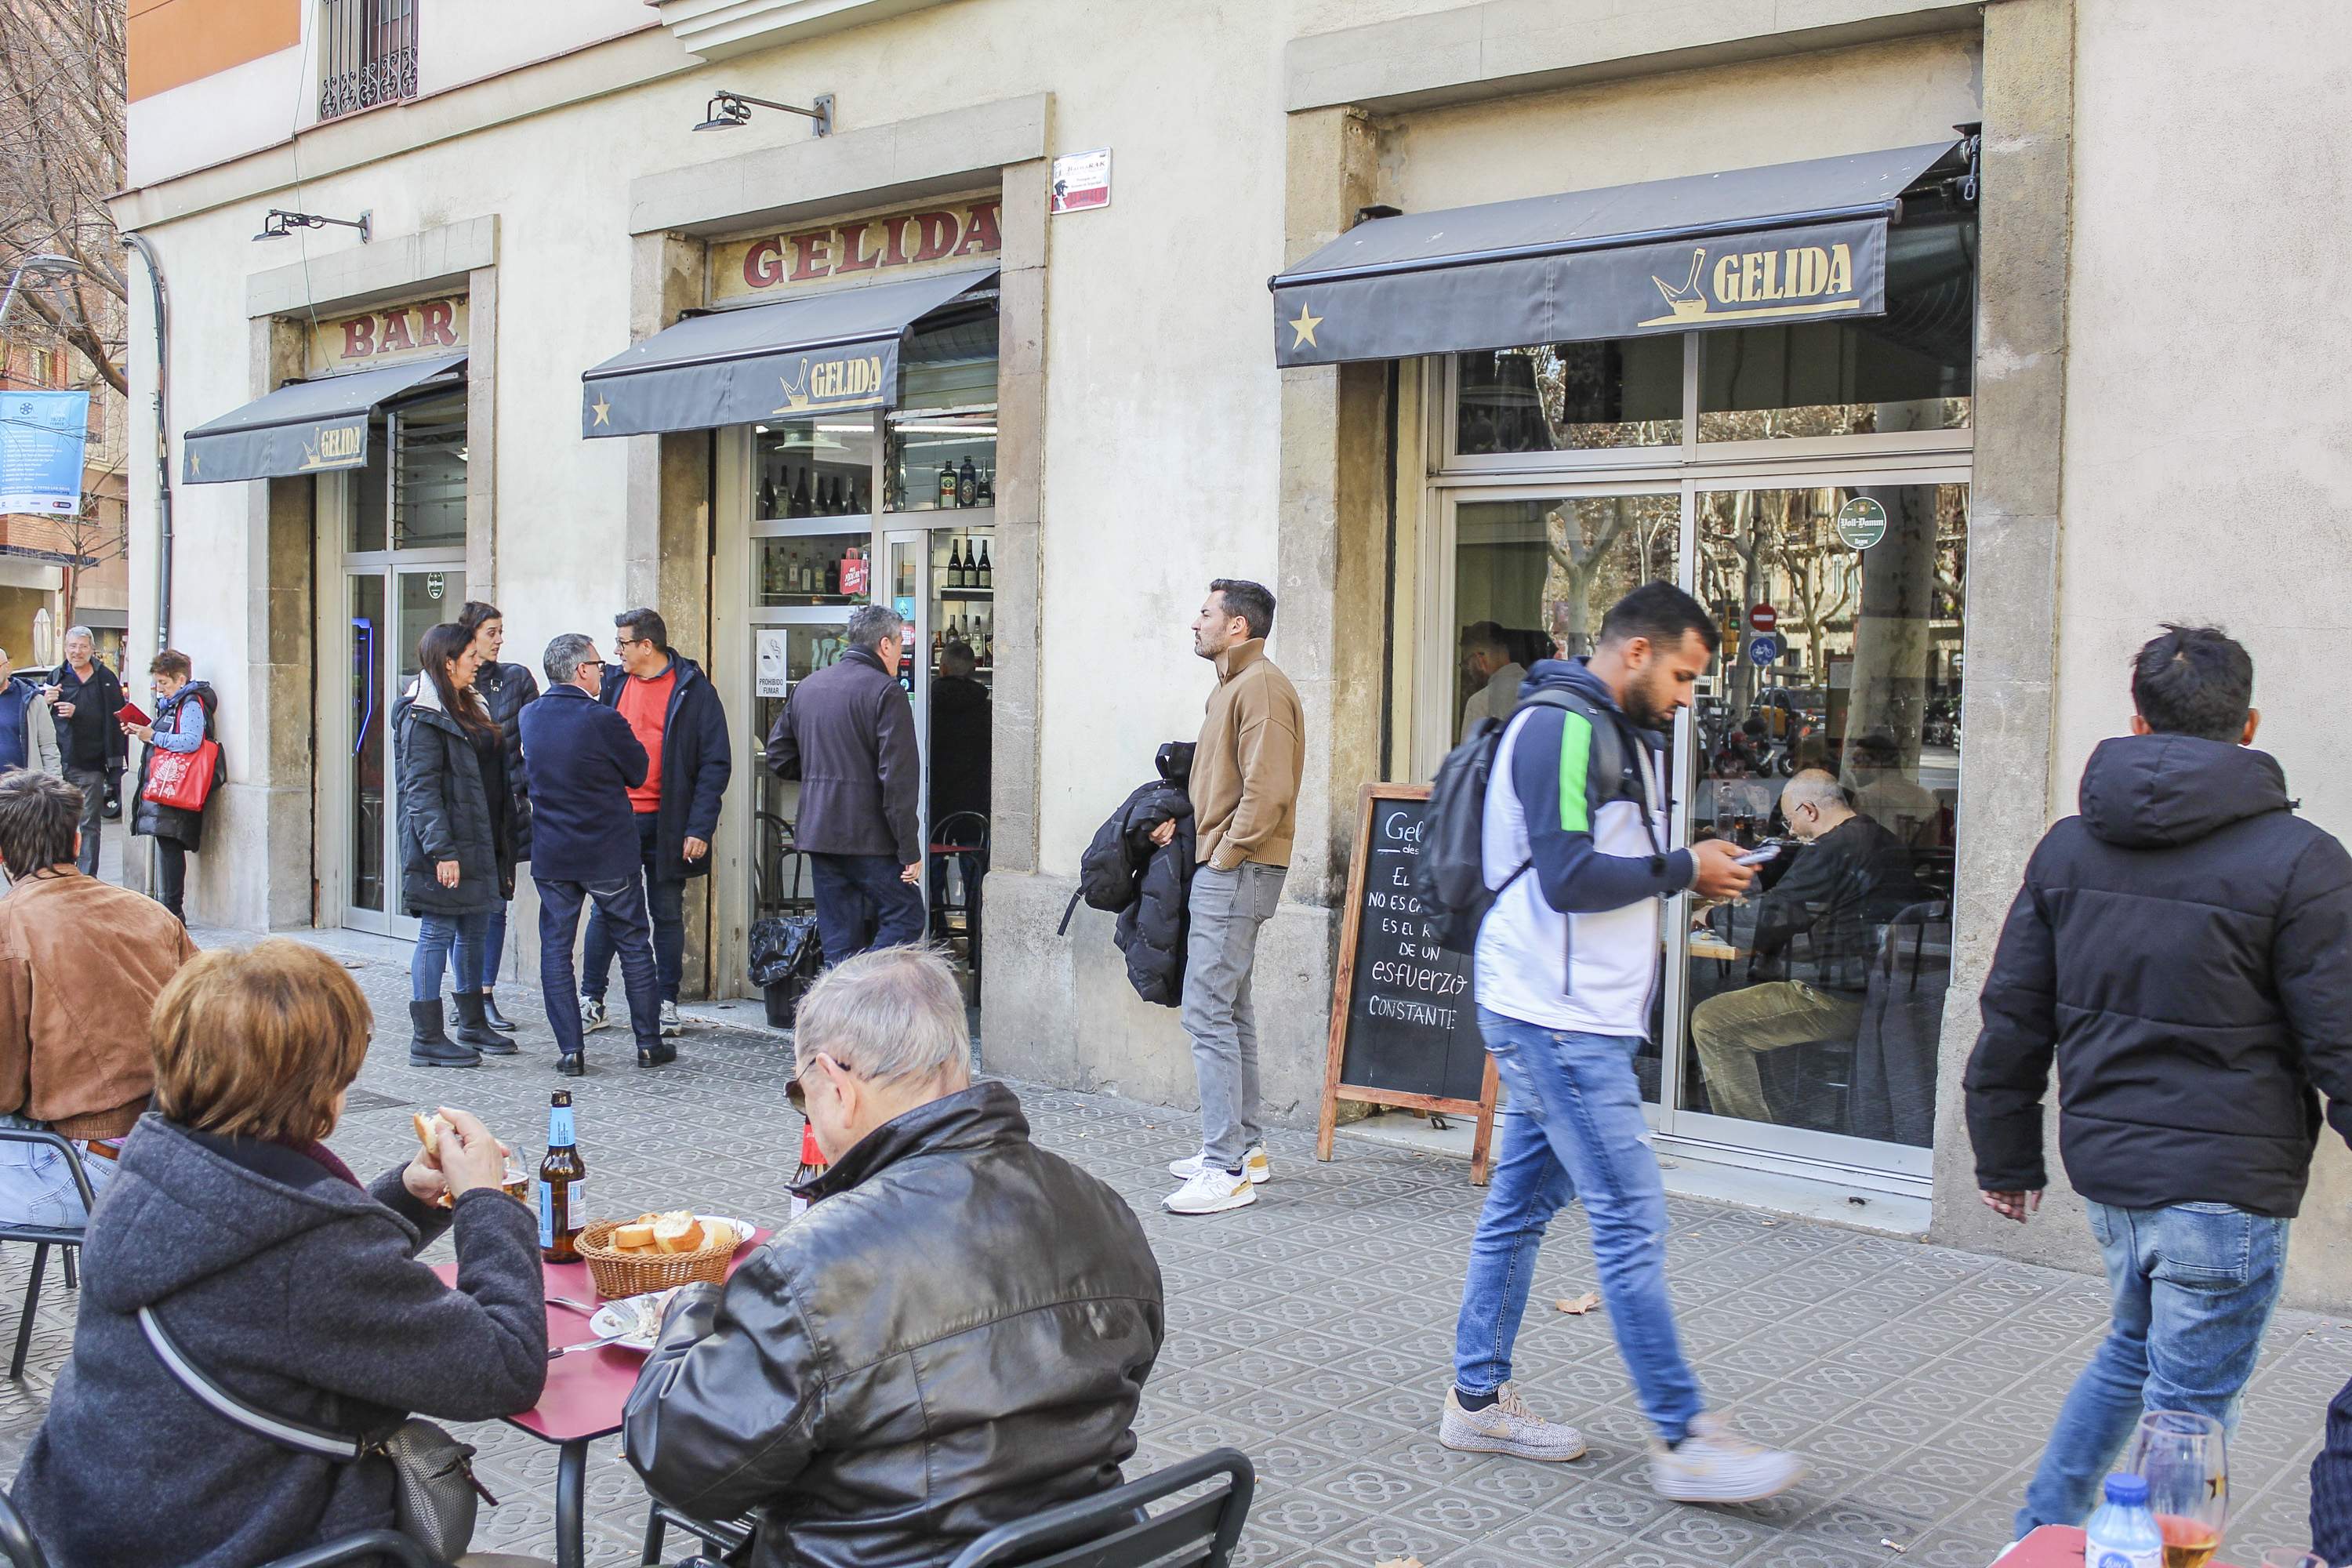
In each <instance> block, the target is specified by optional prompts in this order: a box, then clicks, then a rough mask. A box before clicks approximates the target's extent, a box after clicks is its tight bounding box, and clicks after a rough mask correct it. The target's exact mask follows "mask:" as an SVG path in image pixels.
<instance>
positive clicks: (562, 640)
mask: <svg viewBox="0 0 2352 1568" xmlns="http://www.w3.org/2000/svg"><path fill="white" fill-rule="evenodd" d="M595 661H596V645H595V643H594V642H593V640H591V639H590V638H588V637H583V636H581V635H580V634H579V633H578V632H565V633H563V634H562V635H561V636H559V637H555V638H554V639H553V640H551V641H550V642H549V643H548V645H547V651H546V652H545V653H543V654H541V655H540V658H539V667H540V668H541V669H544V670H545V671H547V679H550V680H551V681H553V682H555V684H556V685H558V686H569V685H571V684H572V681H574V680H576V679H579V676H580V667H581V666H582V665H583V664H593V663H594V662H595Z"/></svg>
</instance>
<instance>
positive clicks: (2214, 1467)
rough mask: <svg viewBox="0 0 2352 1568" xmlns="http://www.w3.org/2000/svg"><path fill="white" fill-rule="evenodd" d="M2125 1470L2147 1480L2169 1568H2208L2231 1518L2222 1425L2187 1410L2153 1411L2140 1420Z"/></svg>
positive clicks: (2225, 1448)
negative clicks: (2208, 1563) (2209, 1560)
mask: <svg viewBox="0 0 2352 1568" xmlns="http://www.w3.org/2000/svg"><path fill="white" fill-rule="evenodd" d="M2123 1468H2125V1469H2126V1470H2128V1471H2130V1472H2131V1473H2133V1474H2134V1475H2138V1476H2145V1477H2147V1506H2148V1507H2149V1508H2150V1509H2152V1510H2155V1513H2156V1522H2157V1526H2158V1529H2160V1530H2162V1531H2164V1568H2204V1565H2205V1561H2206V1559H2208V1558H2210V1557H2211V1556H2212V1555H2213V1553H2214V1552H2216V1551H2218V1550H2220V1548H2221V1526H2222V1525H2223V1524H2224V1523H2225V1522H2227V1521H2228V1519H2229V1516H2230V1461H2229V1457H2228V1453H2227V1444H2226V1442H2225V1440H2224V1439H2223V1437H2222V1435H2221V1423H2220V1422H2219V1421H2216V1420H2214V1419H2213V1418H2212V1417H2211V1416H2210V1415H2191V1414H2190V1413H2189V1412H2188V1411H2186V1410H2151V1411H2149V1412H2148V1413H2147V1415H2143V1416H2141V1417H2140V1418H2139V1429H2138V1431H2137V1432H2136V1433H2134V1434H2133V1435H2132V1440H2131V1446H2130V1447H2128V1448H2126V1450H2125V1452H2124V1467H2123Z"/></svg>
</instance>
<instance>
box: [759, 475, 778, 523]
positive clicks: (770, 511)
mask: <svg viewBox="0 0 2352 1568" xmlns="http://www.w3.org/2000/svg"><path fill="white" fill-rule="evenodd" d="M775 515H776V475H775V471H774V470H773V469H770V470H769V472H768V476H767V478H765V479H761V481H760V516H761V519H762V520H763V521H764V520H765V519H768V518H772V517H773V516H775Z"/></svg>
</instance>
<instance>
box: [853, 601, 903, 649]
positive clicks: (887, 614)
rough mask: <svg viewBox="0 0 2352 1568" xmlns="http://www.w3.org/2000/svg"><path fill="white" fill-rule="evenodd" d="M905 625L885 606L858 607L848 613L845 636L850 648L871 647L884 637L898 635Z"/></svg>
mask: <svg viewBox="0 0 2352 1568" xmlns="http://www.w3.org/2000/svg"><path fill="white" fill-rule="evenodd" d="M906 624H907V623H906V622H904V621H902V620H900V619H899V618H898V611H896V610H894V609H892V608H891V607H890V606H889V605H859V606H858V607H857V608H856V609H854V610H852V611H850V612H849V626H848V628H847V635H848V638H849V646H850V647H875V646H876V645H877V644H878V643H880V642H881V640H882V639H883V638H884V637H897V636H898V628H899V627H900V626H905V625H906Z"/></svg>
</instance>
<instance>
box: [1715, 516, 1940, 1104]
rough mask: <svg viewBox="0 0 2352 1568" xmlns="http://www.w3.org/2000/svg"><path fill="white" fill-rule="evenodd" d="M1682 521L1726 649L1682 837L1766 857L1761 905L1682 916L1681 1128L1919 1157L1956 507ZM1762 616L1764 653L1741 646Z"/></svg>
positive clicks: (1932, 978)
mask: <svg viewBox="0 0 2352 1568" xmlns="http://www.w3.org/2000/svg"><path fill="white" fill-rule="evenodd" d="M1882 514H1883V527H1882V526H1881V517H1882ZM1842 520H1843V525H1842ZM1696 521H1697V525H1698V527H1697V532H1698V593H1699V596H1700V598H1701V599H1702V600H1703V601H1705V602H1706V603H1707V604H1708V605H1710V606H1711V607H1712V608H1713V609H1714V610H1715V611H1716V613H1717V616H1719V617H1720V618H1721V620H1722V621H1723V623H1724V625H1725V626H1726V627H1727V628H1728V629H1729V632H1730V635H1729V636H1728V637H1727V641H1726V645H1725V648H1724V654H1723V657H1721V658H1719V659H1718V660H1717V665H1716V667H1715V668H1714V670H1713V671H1712V675H1713V682H1712V686H1713V689H1712V690H1711V691H1710V692H1708V693H1707V694H1706V695H1704V696H1702V698H1701V699H1700V700H1699V703H1698V706H1697V710H1696V714H1695V719H1696V725H1695V731H1694V733H1695V736H1696V742H1697V749H1698V750H1697V756H1698V771H1699V782H1698V784H1697V786H1696V791H1695V793H1694V796H1693V799H1692V803H1691V832H1692V836H1693V837H1695V838H1706V837H1723V838H1729V839H1732V840H1734V841H1735V842H1738V843H1739V844H1742V845H1744V846H1750V847H1753V846H1757V845H1759V844H1764V843H1773V844H1777V845H1779V847H1780V852H1779V854H1778V856H1777V858H1774V859H1772V860H1770V861H1769V862H1767V863H1766V865H1765V867H1764V868H1763V869H1762V873H1761V876H1760V879H1759V888H1760V891H1759V892H1758V893H1754V894H1751V895H1750V896H1749V898H1748V900H1745V901H1743V902H1741V903H1738V904H1731V905H1723V906H1717V907H1716V908H1714V909H1711V910H1696V911H1695V915H1696V921H1695V928H1694V931H1693V932H1692V936H1691V942H1690V949H1689V953H1690V967H1689V984H1688V986H1687V987H1686V989H1685V997H1686V1001H1687V1003H1688V1004H1689V1006H1690V1015H1689V1022H1690V1027H1689V1031H1688V1038H1689V1042H1690V1043H1689V1046H1688V1047H1687V1058H1686V1061H1685V1068H1684V1073H1683V1086H1684V1087H1683V1105H1684V1109H1685V1110H1697V1111H1711V1112H1713V1113H1714V1114H1716V1115H1718V1116H1729V1117H1737V1118H1740V1119H1744V1120H1748V1121H1765V1122H1771V1123H1776V1124H1779V1125H1782V1126H1795V1127H1803V1128H1809V1129H1811V1130H1814V1131H1827V1132H1838V1133H1845V1134H1850V1135H1853V1136H1855V1137H1862V1138H1873V1139H1879V1140H1884V1141H1887V1142H1898V1143H1908V1144H1913V1145H1916V1146H1918V1147H1922V1148H1924V1147H1927V1145H1928V1142H1929V1138H1930V1133H1931V1131H1932V1125H1931V1124H1932V1122H1933V1119H1934V1103H1935V1074H1936V1060H1937V1034H1938V1031H1939V1029H1940V1027H1941V1020H1942V1016H1943V1000H1944V991H1945V989H1946V987H1947V985H1948V981H1949V976H1950V966H1951V903H1950V900H1951V889H1952V822H1953V819H1954V816H1955V814H1956V812H1957V810H1958V793H1959V745H1960V730H1959V714H1960V691H1961V672H1962V665H1961V644H1962V637H1963V634H1964V631H1965V609H1966V589H1967V572H1968V489H1967V487H1966V486H1962V485H1941V486H1938V485H1892V486H1878V487H1870V488H1867V489H1851V488H1844V487H1838V488H1824V489H1783V490H1738V491H1717V492H1702V493H1701V494H1700V495H1699V497H1698V498H1697V520H1696ZM1762 605H1769V606H1771V608H1772V610H1773V612H1774V616H1775V618H1776V620H1777V625H1776V626H1775V628H1774V630H1773V631H1772V632H1771V633H1770V634H1769V640H1767V638H1766V637H1762V636H1759V634H1756V633H1753V632H1751V631H1749V630H1748V625H1749V621H1750V617H1751V616H1753V615H1754V613H1755V612H1756V611H1757V609H1758V607H1759V606H1762ZM1759 642H1761V643H1762V644H1763V646H1762V647H1759Z"/></svg>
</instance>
